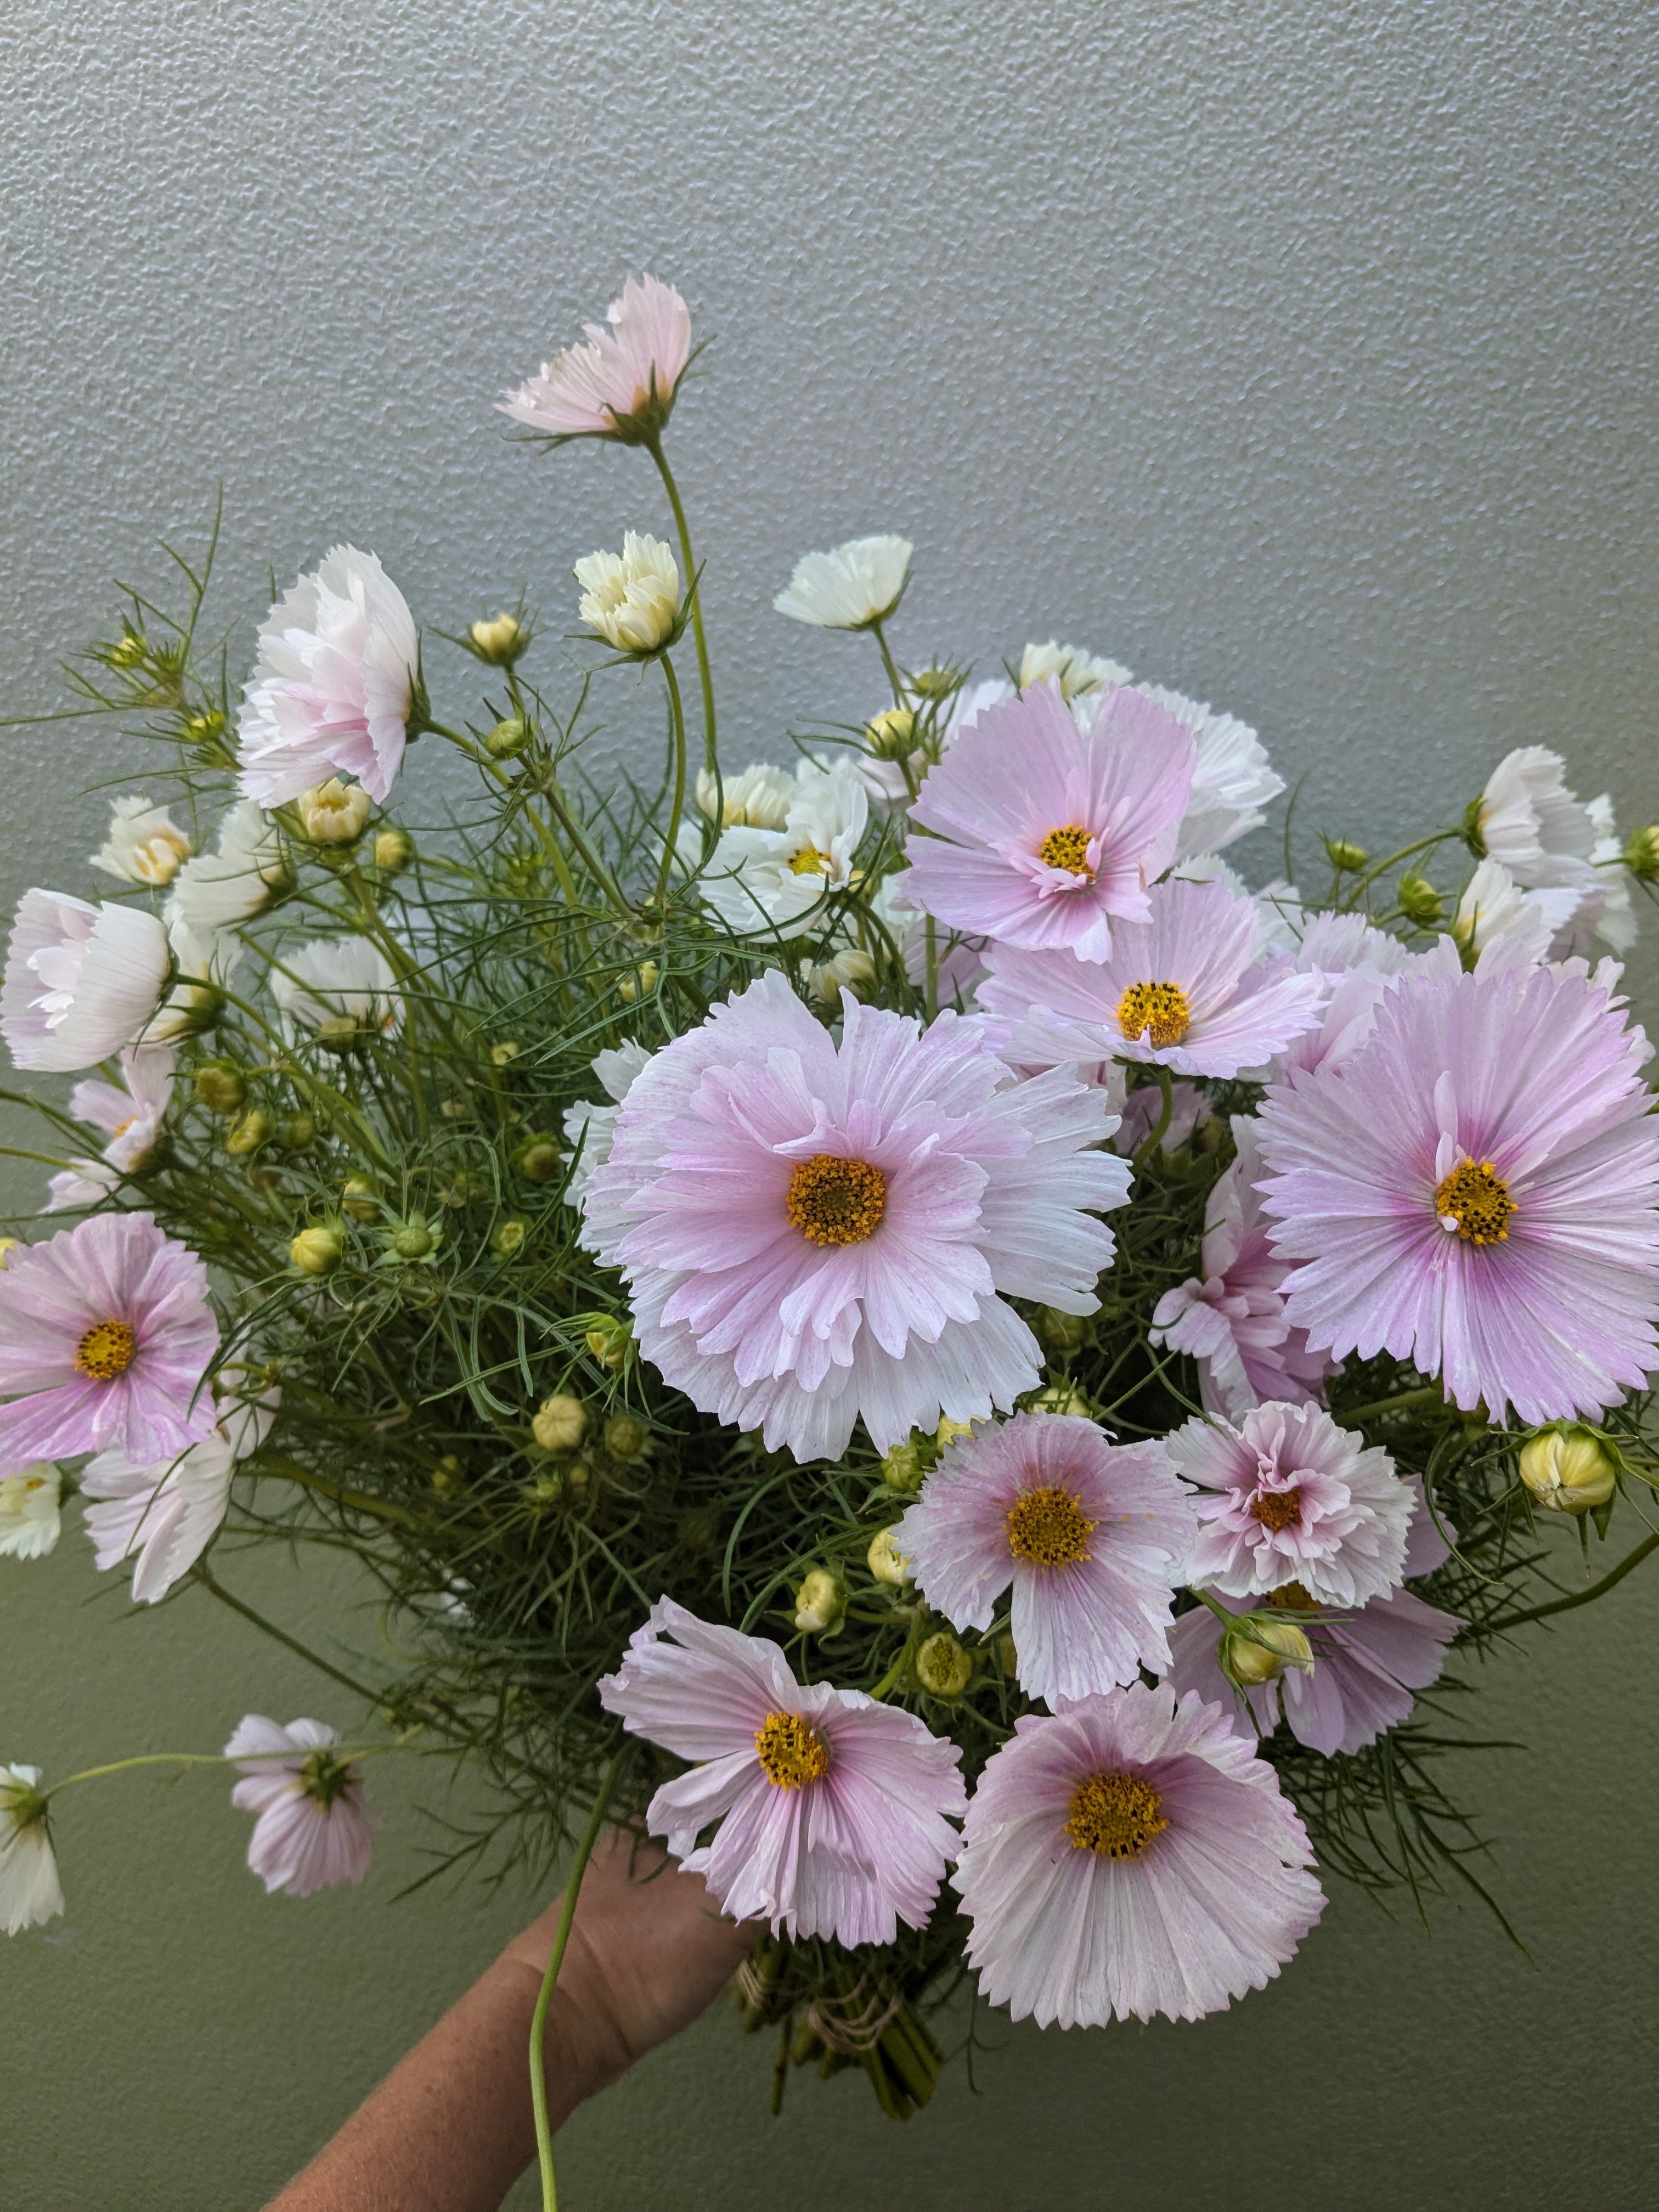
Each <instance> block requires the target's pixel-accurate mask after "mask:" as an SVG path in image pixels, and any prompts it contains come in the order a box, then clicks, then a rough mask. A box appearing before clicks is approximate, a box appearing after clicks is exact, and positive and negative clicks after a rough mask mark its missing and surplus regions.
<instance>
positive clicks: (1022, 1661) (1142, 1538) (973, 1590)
mask: <svg viewBox="0 0 1659 2212" xmlns="http://www.w3.org/2000/svg"><path fill="white" fill-rule="evenodd" d="M1195 1533H1196V1523H1195V1522H1194V1519H1193V1514H1192V1507H1191V1505H1190V1504H1189V1503H1188V1492H1186V1491H1185V1490H1184V1489H1183V1487H1182V1484H1181V1483H1180V1481H1179V1480H1177V1479H1176V1475H1175V1474H1174V1473H1173V1472H1172V1471H1171V1469H1170V1462H1169V1460H1168V1458H1167V1457H1166V1455H1165V1454H1164V1447H1163V1446H1162V1444H1160V1443H1133V1444H1115V1443H1112V1442H1111V1440H1110V1439H1109V1437H1107V1436H1106V1434H1105V1433H1104V1431H1103V1430H1101V1429H1099V1428H1097V1426H1096V1425H1095V1424H1094V1422H1092V1421H1085V1420H1079V1419H1076V1418H1075V1417H1073V1416H1072V1415H1069V1414H1060V1413H1017V1414H1016V1415H1015V1416H1014V1418H1013V1419H1012V1421H1005V1422H1001V1423H1000V1424H998V1425H996V1426H994V1427H993V1428H989V1429H986V1430H983V1431H980V1432H979V1433H978V1434H976V1435H974V1436H970V1437H959V1438H958V1439H957V1441H956V1442H955V1443H951V1445H950V1446H949V1447H948V1449H946V1450H945V1453H944V1454H943V1455H942V1456H941V1458H940V1460H939V1465H938V1466H937V1468H934V1470H933V1473H932V1474H929V1476H928V1477H927V1481H926V1482H925V1483H924V1484H923V1485H922V1488H921V1496H920V1497H919V1498H918V1499H917V1500H916V1502H915V1504H914V1505H912V1506H911V1507H910V1509H909V1510H908V1512H907V1513H906V1514H905V1515H904V1517H903V1518H902V1520H901V1521H900V1522H899V1523H898V1525H897V1526H896V1528H895V1529H894V1530H893V1543H894V1545H895V1547H896V1549H897V1550H898V1551H899V1552H900V1553H902V1554H903V1555H904V1557H905V1558H906V1559H908V1563H909V1569H910V1573H911V1575H912V1576H913V1577H914V1578H915V1583H916V1585H917V1587H918V1588H919V1589H920V1590H921V1594H922V1595H923V1596H924V1597H925V1598H926V1599H927V1602H928V1604H929V1605H930V1606H932V1607H933V1610H934V1612H936V1613H943V1614H944V1616H945V1619H946V1620H948V1621H949V1622H950V1623H951V1626H952V1627H954V1628H978V1629H984V1628H988V1627H989V1626H990V1625H991V1620H992V1616H993V1614H994V1613H995V1611H996V1608H997V1605H998V1602H999V1601H1000V1599H1001V1598H1002V1596H1003V1595H1004V1594H1005V1592H1006V1590H1007V1589H1009V1587H1010V1585H1011V1584H1012V1589H1013V1614H1012V1622H1011V1624H1010V1625H1011V1627H1012V1633H1013V1639H1014V1649H1015V1650H1016V1652H1017V1654H1018V1677H1019V1685H1020V1687H1021V1688H1022V1689H1023V1690H1024V1692H1025V1693H1026V1695H1027V1696H1028V1697H1032V1698H1042V1699H1044V1700H1045V1701H1046V1702H1047V1703H1048V1705H1057V1704H1058V1703H1059V1702H1060V1700H1061V1699H1076V1698H1086V1697H1088V1696H1090V1695H1091V1693H1092V1692H1095V1691H1097V1690H1111V1689H1115V1688H1116V1686H1118V1684H1119V1683H1120V1682H1127V1681H1131V1680H1133V1679H1134V1677H1135V1675H1136V1674H1137V1673H1138V1671H1139V1668H1142V1667H1146V1668H1148V1669H1150V1671H1151V1672H1152V1673H1153V1674H1162V1673H1163V1672H1164V1669H1165V1668H1167V1667H1168V1665H1169V1663H1170V1656H1169V1644H1168V1642H1167V1639H1166V1631H1167V1629H1168V1627H1169V1625H1170V1610H1171V1604H1172V1595H1173V1586H1174V1584H1175V1583H1177V1582H1178V1581H1180V1579H1181V1577H1182V1565H1183V1562H1184V1560H1185V1559H1186V1555H1187V1552H1188V1547H1190V1545H1191V1543H1192V1541H1193V1538H1194V1534H1195Z"/></svg>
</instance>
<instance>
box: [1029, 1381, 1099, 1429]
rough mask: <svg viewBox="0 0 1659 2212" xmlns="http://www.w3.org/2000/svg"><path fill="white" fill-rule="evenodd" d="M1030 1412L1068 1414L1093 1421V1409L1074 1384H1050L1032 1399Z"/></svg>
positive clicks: (1082, 1419)
mask: <svg viewBox="0 0 1659 2212" xmlns="http://www.w3.org/2000/svg"><path fill="white" fill-rule="evenodd" d="M1031 1410H1032V1412H1033V1413H1069V1414H1072V1415H1073V1416H1074V1417H1075V1418H1076V1419H1079V1420H1081V1421H1087V1420H1091V1419H1093V1417H1094V1410H1095V1409H1094V1407H1092V1406H1091V1404H1090V1403H1089V1401H1088V1400H1087V1399H1086V1398H1085V1396H1084V1395H1083V1393H1082V1391H1081V1390H1079V1389H1078V1388H1077V1386H1076V1385H1075V1384H1074V1383H1050V1384H1049V1385H1048V1389H1046V1390H1039V1391H1038V1392H1037V1394H1036V1397H1035V1398H1033V1399H1032V1401H1031Z"/></svg>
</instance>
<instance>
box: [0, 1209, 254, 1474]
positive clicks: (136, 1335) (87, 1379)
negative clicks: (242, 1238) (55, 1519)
mask: <svg viewBox="0 0 1659 2212" xmlns="http://www.w3.org/2000/svg"><path fill="white" fill-rule="evenodd" d="M218 1342H219V1330H218V1324H217V1323H216V1322H215V1320H214V1317H213V1310H212V1308H211V1307H210V1305H209V1304H208V1301H207V1270H206V1268H205V1267H204V1266H203V1264H202V1262H201V1261H200V1260H198V1259H197V1256H196V1255H195V1254H194V1253H193V1252H191V1251H189V1250H187V1249H185V1246H184V1245H182V1244H175V1243H173V1240H172V1239H171V1238H170V1237H166V1236H164V1235H163V1234H162V1232H161V1230H160V1229H159V1228H158V1227H157V1226H156V1224H155V1217H154V1216H153V1215H151V1214H148V1213H101V1214H96V1215H94V1217H93V1218H92V1219H91V1220H89V1221H82V1222H78V1223H77V1224H76V1226H75V1227H74V1228H73V1229H64V1230H60V1231H58V1235H57V1236H56V1237H51V1238H49V1239H48V1240H47V1242H46V1243H44V1244H31V1245H26V1246H24V1247H22V1248H21V1249H18V1250H15V1251H12V1252H9V1253H8V1255H6V1265H5V1267H4V1268H3V1269H0V1392H3V1393H5V1394H6V1395H7V1396H8V1397H9V1400H10V1403H9V1404H8V1405H3V1406H0V1473H3V1474H13V1473H15V1471H16V1470H17V1469H19V1468H25V1467H27V1466H28V1465H30V1464H31V1462H33V1461H35V1460H40V1459H70V1458H72V1457H74V1456H75V1455H76V1454H77V1453H80V1452H90V1451H101V1450H105V1449H118V1450H121V1451H125V1452H126V1453H127V1454H128V1455H130V1456H131V1457H132V1458H133V1459H135V1460H140V1461H155V1460H161V1459H169V1458H171V1457H172V1456H173V1455H174V1454H175V1453H177V1452H180V1451H183V1450H184V1449H185V1447H186V1446H187V1445H189V1444H192V1443H197V1442H199V1441H200V1439H201V1438H202V1437H205V1436H207V1435H209V1434H210V1432H211V1431H212V1428H213V1422H214V1410H213V1395H212V1393H211V1391H210V1390H209V1389H207V1388H206V1386H205V1383H204V1376H205V1374H206V1370H207V1368H208V1366H209V1364H210V1362H211V1360H212V1358H213V1355H214V1353H215V1352H216V1349H217V1347H218Z"/></svg>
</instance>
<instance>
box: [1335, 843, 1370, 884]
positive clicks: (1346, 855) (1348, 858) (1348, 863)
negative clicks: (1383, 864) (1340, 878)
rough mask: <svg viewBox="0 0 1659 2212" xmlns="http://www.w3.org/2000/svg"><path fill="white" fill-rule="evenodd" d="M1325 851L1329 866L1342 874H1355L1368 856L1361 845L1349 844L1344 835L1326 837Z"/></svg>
mask: <svg viewBox="0 0 1659 2212" xmlns="http://www.w3.org/2000/svg"><path fill="white" fill-rule="evenodd" d="M1325 851H1326V853H1327V854H1328V857H1329V860H1330V863H1331V866H1333V867H1334V868H1335V869H1336V870H1337V871H1338V872H1340V873H1341V874H1344V875H1350V876H1357V875H1358V873H1359V872H1360V870H1361V869H1362V868H1363V867H1364V865H1365V863H1366V861H1367V860H1369V859H1370V854H1369V853H1367V852H1366V850H1365V848H1364V846H1363V845H1351V844H1350V843H1349V842H1348V840H1347V839H1346V837H1328V838H1327V839H1326V840H1325Z"/></svg>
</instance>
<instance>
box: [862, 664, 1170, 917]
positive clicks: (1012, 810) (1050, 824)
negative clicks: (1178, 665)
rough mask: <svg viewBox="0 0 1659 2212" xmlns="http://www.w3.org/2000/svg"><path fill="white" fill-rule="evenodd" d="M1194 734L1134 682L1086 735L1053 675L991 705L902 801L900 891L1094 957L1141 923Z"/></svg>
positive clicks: (922, 903)
mask: <svg viewBox="0 0 1659 2212" xmlns="http://www.w3.org/2000/svg"><path fill="white" fill-rule="evenodd" d="M1194 759H1195V753H1194V745H1193V740H1192V738H1191V736H1190V735H1189V733H1188V732H1187V731H1186V730H1184V729H1182V726H1181V724H1180V723H1179V722H1178V721H1177V720H1176V718H1175V716H1174V715H1173V714H1170V712H1169V711H1168V709H1167V708H1163V707H1158V706H1155V705H1154V704H1153V703H1152V701H1151V700H1149V699H1146V698H1143V697H1142V696H1140V694H1139V692H1135V691H1127V690H1115V691H1113V692H1110V693H1109V694H1108V695H1107V696H1106V697H1105V699H1104V700H1103V702H1102V703H1101V705H1100V706H1099V708H1097V711H1096V713H1095V716H1094V719H1093V720H1092V722H1091V725H1090V726H1089V729H1088V731H1087V732H1084V731H1082V730H1079V727H1078V726H1077V724H1076V722H1075V721H1074V720H1073V716H1072V713H1071V710H1070V708H1067V707H1066V704H1065V702H1063V700H1062V699H1061V698H1060V694H1059V692H1058V691H1057V690H1055V689H1054V687H1053V686H1052V685H1050V684H1034V685H1033V686H1032V687H1031V689H1030V690H1029V691H1025V692H1023V693H1022V694H1021V695H1020V696H1019V697H1018V699H1010V700H1008V701H1007V702H1005V703H1004V704H1003V705H1000V706H995V707H990V708H987V709H986V710H985V712H984V713H982V714H980V715H978V716H977V717H976V719H975V720H974V721H973V723H972V724H971V725H969V726H966V727H964V728H963V730H962V731H961V732H960V733H959V734H958V736H957V739H956V742H955V744H953V745H952V746H951V749H950V750H949V751H948V752H947V753H946V754H945V757H943V759H942V760H941V761H940V762H939V764H938V766H937V767H935V768H933V769H929V770H928V773H927V781H926V782H925V783H924V784H923V785H922V787H921V793H920V795H919V796H918V798H917V799H916V801H915V805H913V806H912V808H911V810H910V814H911V818H912V820H913V821H915V822H916V823H919V824H920V825H921V827H922V828H923V829H927V830H930V831H932V832H933V835H932V836H925V837H912V838H911V839H910V840H909V842H908V844H907V845H906V847H905V856H906V858H907V859H908V861H909V862H910V873H909V878H908V896H909V897H910V898H911V899H912V900H913V901H914V902H915V904H916V905H917V906H919V907H921V908H924V909H925V910H926V911H927V913H929V914H931V915H934V916H935V917H936V918H937V919H938V920H939V921H942V922H944V923H945V925H946V927H949V928H951V929H956V930H960V931H963V932H964V933H969V934H971V935H974V936H978V937H989V938H993V939H997V940H999V941H1000V942H1001V943H1003V944H1006V945H1018V946H1023V947H1025V948H1027V949H1029V950H1033V951H1035V950H1039V949H1049V950H1062V951H1071V952H1072V953H1073V954H1075V956H1076V957H1077V958H1078V959H1079V961H1093V960H1099V959H1102V958H1103V957H1105V955H1106V954H1107V952H1108V951H1109V949H1110V947H1111V945H1112V943H1113V940H1114V933H1115V930H1117V929H1118V928H1120V927H1121V926H1122V925H1123V924H1124V923H1126V922H1145V921H1148V920H1149V919H1150V916H1151V913H1152V909H1151V908H1150V906H1149V905H1148V903H1147V886H1148V885H1149V884H1151V883H1152V880H1153V879H1154V878H1156V877H1158V876H1160V875H1162V874H1163V872H1164V870H1165V869H1166V868H1167V867H1168V866H1169V865H1170V861H1171V860H1173V859H1174V857H1175V848H1176V828H1177V825H1178V823H1179V822H1180V820H1181V817H1182V811H1184V809H1185V807H1186V805H1187V799H1188V793H1189V792H1190V790H1191V788H1192V781H1193V766H1194Z"/></svg>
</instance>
